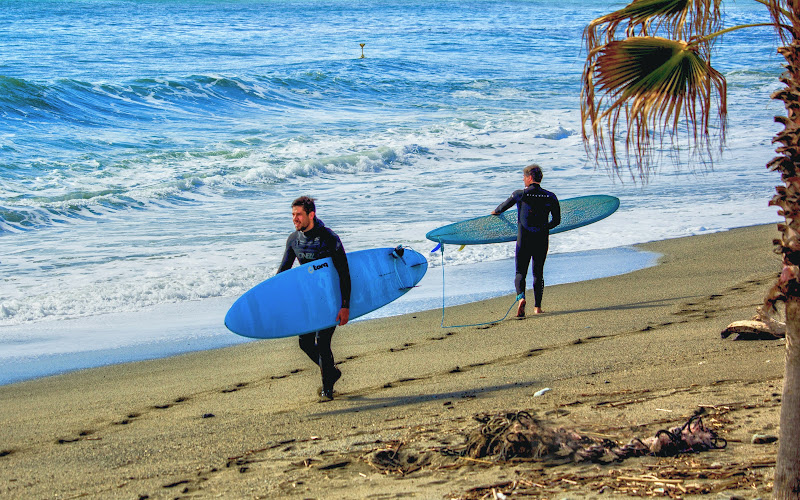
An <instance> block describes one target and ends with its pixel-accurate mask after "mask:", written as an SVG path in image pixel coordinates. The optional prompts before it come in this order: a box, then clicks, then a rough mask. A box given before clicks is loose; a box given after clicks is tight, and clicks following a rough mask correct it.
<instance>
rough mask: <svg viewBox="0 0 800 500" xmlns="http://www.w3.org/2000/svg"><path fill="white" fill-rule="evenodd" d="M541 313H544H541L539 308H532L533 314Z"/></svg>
mask: <svg viewBox="0 0 800 500" xmlns="http://www.w3.org/2000/svg"><path fill="white" fill-rule="evenodd" d="M543 312H544V311H542V308H541V307H534V308H533V314H542V313H543Z"/></svg>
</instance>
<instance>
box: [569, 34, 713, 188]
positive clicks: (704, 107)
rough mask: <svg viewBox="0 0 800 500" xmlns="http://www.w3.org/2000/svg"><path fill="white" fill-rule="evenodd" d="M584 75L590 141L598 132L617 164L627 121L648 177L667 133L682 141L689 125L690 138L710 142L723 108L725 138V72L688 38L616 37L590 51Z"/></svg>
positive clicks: (628, 144)
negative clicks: (652, 159)
mask: <svg viewBox="0 0 800 500" xmlns="http://www.w3.org/2000/svg"><path fill="white" fill-rule="evenodd" d="M583 78H584V89H583V93H582V103H581V117H582V120H583V137H584V141H585V143H586V144H587V147H588V144H589V143H590V140H589V139H590V136H591V139H593V141H591V142H593V144H594V155H595V157H596V158H597V159H598V160H599V159H601V158H604V159H607V160H610V161H611V163H612V165H613V166H614V167H615V168H617V167H619V163H618V159H617V158H618V152H617V136H618V134H619V132H620V130H621V127H624V128H625V129H626V133H625V148H626V151H627V152H628V153H630V152H633V153H634V156H635V158H636V160H637V161H636V165H637V168H638V171H639V175H640V176H642V177H645V176H646V174H647V171H648V169H649V165H650V162H649V158H650V156H651V154H652V148H653V142H654V141H655V140H656V138H658V140H659V144H661V143H662V142H663V139H664V137H665V136H667V135H668V136H670V137H671V138H672V139H673V142H674V141H675V138H676V137H677V136H678V133H679V128H680V127H681V124H682V123H683V125H684V126H685V127H686V132H687V135H688V140H689V142H690V144H692V145H693V146H695V147H697V146H708V144H709V137H710V120H711V114H712V111H713V110H714V109H716V116H717V117H718V119H719V120H718V121H719V137H720V141H721V140H722V138H723V137H724V131H725V115H726V97H725V94H726V83H725V78H724V77H723V76H722V74H720V73H719V72H717V71H716V70H715V69H714V68H712V67H711V66H710V65H709V64H708V63H707V62H706V61H705V60H704V59H703V58H702V57H701V56H700V55H699V54H698V51H697V48H696V47H695V46H693V45H691V44H689V43H687V42H683V41H676V40H668V39H665V38H659V37H634V38H628V39H625V40H615V41H612V42H609V43H607V44H606V45H603V46H602V47H599V48H597V49H595V51H594V52H593V53H591V54H589V58H588V60H587V64H586V67H585V69H584V75H583ZM598 94H599V95H600V97H597V95H598ZM712 94H716V96H717V100H716V105H715V106H714V105H713V104H712ZM587 128H588V130H587ZM606 134H608V135H606Z"/></svg>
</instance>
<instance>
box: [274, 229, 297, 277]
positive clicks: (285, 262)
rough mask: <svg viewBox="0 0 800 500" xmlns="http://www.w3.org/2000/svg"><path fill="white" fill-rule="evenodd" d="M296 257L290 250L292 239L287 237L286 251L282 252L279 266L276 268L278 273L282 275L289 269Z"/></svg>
mask: <svg viewBox="0 0 800 500" xmlns="http://www.w3.org/2000/svg"><path fill="white" fill-rule="evenodd" d="M296 257H297V256H296V255H295V253H294V250H293V249H292V237H291V236H289V238H288V239H287V240H286V250H284V251H283V259H281V265H280V267H278V273H282V272H284V271H288V270H289V269H291V268H292V264H294V259H295V258H296ZM276 274H277V273H276Z"/></svg>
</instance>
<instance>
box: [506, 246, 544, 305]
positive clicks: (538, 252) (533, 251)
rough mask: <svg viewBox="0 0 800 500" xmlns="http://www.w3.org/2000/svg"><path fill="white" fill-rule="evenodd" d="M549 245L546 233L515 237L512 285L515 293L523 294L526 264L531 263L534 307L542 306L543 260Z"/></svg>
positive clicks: (526, 272) (526, 273) (526, 271)
mask: <svg viewBox="0 0 800 500" xmlns="http://www.w3.org/2000/svg"><path fill="white" fill-rule="evenodd" d="M549 246H550V239H549V238H548V234H547V233H544V235H543V236H542V235H538V234H525V235H523V236H522V237H521V238H517V252H516V271H517V274H516V276H515V277H514V286H515V288H516V290H517V295H520V294H522V295H524V294H525V279H526V277H527V275H528V264H529V263H531V262H532V263H533V299H534V303H533V304H534V307H542V295H543V293H544V261H545V259H546V258H547V250H548V248H549Z"/></svg>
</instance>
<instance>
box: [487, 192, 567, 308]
mask: <svg viewBox="0 0 800 500" xmlns="http://www.w3.org/2000/svg"><path fill="white" fill-rule="evenodd" d="M514 205H517V252H516V269H517V274H516V276H515V278H514V286H515V287H516V289H517V295H522V297H525V277H526V276H527V274H528V264H529V262H533V296H534V306H535V307H541V306H542V293H543V292H544V261H545V259H546V258H547V250H548V247H549V245H550V238H549V235H550V230H551V229H553V228H554V227H556V226H558V225H559V224H561V206H560V205H559V204H558V198H557V197H556V195H555V194H553V193H551V192H550V191H547V190H546V189H542V187H541V186H540V185H539V184H536V183H534V184H531V185H530V186H528V187H526V188H525V189H519V190H517V191H514V192H513V193H512V194H511V196H510V197H509V198H508V199H507V200H506V201H504V202H503V203H501V204H500V205H499V206H498V207H497V208H496V209H495V212H496V213H502V212H505V211H506V210H508V209H509V208H511V207H512V206H514Z"/></svg>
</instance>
